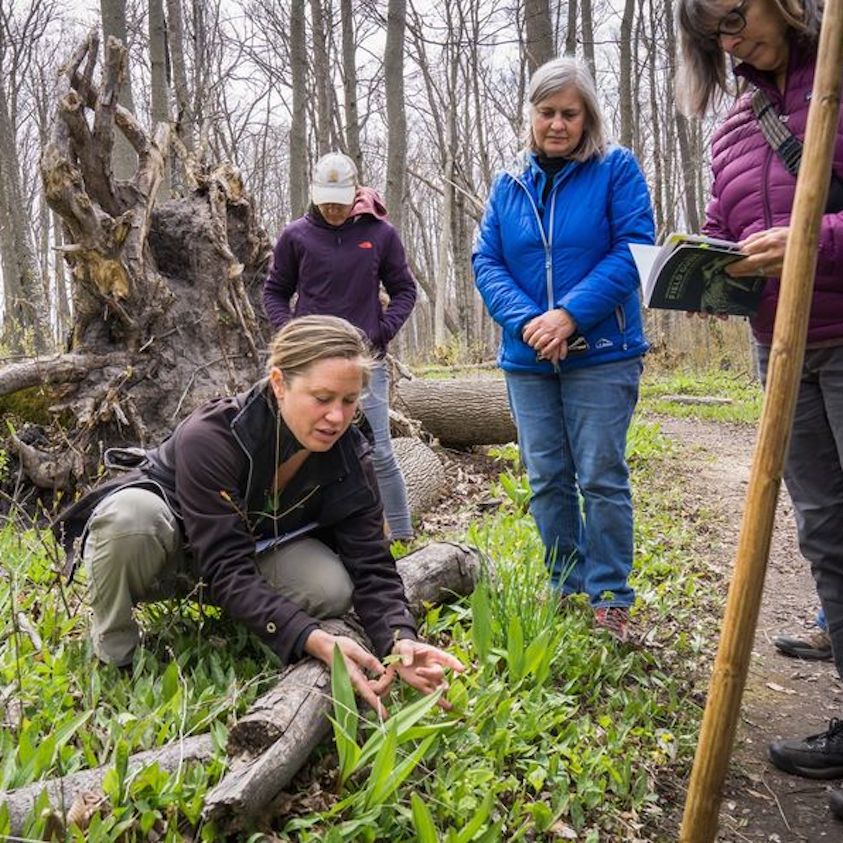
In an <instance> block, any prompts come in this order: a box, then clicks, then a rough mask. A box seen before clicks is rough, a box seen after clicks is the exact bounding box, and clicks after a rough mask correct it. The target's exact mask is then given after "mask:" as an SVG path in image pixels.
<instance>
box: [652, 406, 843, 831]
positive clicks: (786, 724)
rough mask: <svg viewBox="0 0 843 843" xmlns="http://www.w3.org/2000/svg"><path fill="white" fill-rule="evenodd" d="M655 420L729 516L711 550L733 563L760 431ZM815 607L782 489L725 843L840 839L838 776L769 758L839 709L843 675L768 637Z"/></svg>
mask: <svg viewBox="0 0 843 843" xmlns="http://www.w3.org/2000/svg"><path fill="white" fill-rule="evenodd" d="M659 423H660V425H661V427H662V431H663V433H664V434H665V435H666V436H668V437H669V438H671V439H673V440H674V441H676V443H677V444H678V445H680V446H681V448H682V453H683V455H684V458H685V459H686V460H687V464H686V465H685V471H683V474H685V473H686V472H687V473H688V475H689V476H690V477H691V478H692V481H691V482H692V487H693V488H692V489H691V490H690V491H691V492H692V494H694V495H695V496H696V497H697V498H700V499H702V500H704V501H705V502H706V503H707V505H708V506H709V507H711V508H712V509H714V510H715V511H717V512H720V513H721V514H722V516H723V524H722V529H721V530H720V532H719V535H718V536H717V537H716V539H715V540H713V541H712V545H711V549H710V552H711V560H712V564H713V565H714V566H715V567H717V568H720V569H722V570H724V571H728V570H729V569H730V568H731V565H732V563H733V561H734V555H735V547H736V544H737V537H738V531H739V528H740V519H741V513H742V510H743V505H744V496H745V493H746V486H747V482H748V479H749V469H750V462H751V458H752V448H753V445H754V441H755V430H754V428H752V427H747V426H739V425H724V424H717V423H710V422H702V421H697V420H692V419H673V418H660V419H659ZM688 469H690V471H689V470H688ZM816 606H817V598H816V592H815V590H814V584H813V580H812V578H811V575H810V571H809V569H808V563H807V562H805V561H804V559H803V558H802V556H801V555H800V554H799V549H798V546H797V541H796V530H795V525H794V522H793V513H792V511H791V504H790V500H789V499H788V497H787V493H786V492H785V491H784V488H783V489H782V494H781V495H780V500H779V506H778V510H777V513H776V526H775V531H774V534H773V540H772V546H771V551H770V562H769V566H768V570H767V580H766V583H765V588H764V598H763V601H762V606H761V615H760V618H759V622H758V630H757V633H756V637H755V646H754V648H753V657H752V662H751V666H750V674H749V677H748V681H747V687H746V692H745V694H744V705H743V711H742V717H741V724H740V728H739V732H738V742H737V744H736V746H735V752H734V755H733V763H732V773H731V775H730V778H729V780H728V782H727V785H726V790H725V794H724V800H723V808H722V811H721V823H720V827H721V834H720V836H719V837H718V840H719V841H722V843H726V841H728V842H729V843H745V841H753V843H755V841H768V842H769V841H773V843H776V841H778V843H789V841H811V842H812V843H813V841H843V822H839V821H837V820H835V819H834V818H833V817H832V816H831V814H830V813H829V811H828V808H827V804H826V803H827V793H828V790H829V789H830V787H833V786H840V784H841V783H840V782H836V783H835V782H832V783H828V782H815V781H810V780H807V779H799V778H795V777H793V776H787V775H784V774H782V773H779V772H778V771H777V770H776V769H775V768H774V767H773V766H772V765H771V764H770V763H769V762H768V761H767V745H768V743H769V742H770V741H771V740H775V739H776V738H779V737H797V736H804V735H807V734H812V733H815V732H819V731H822V730H823V729H824V728H825V723H826V722H827V721H828V719H829V718H831V717H836V716H843V684H841V682H840V680H839V678H838V677H837V674H836V671H835V670H834V669H833V667H832V665H831V664H830V663H828V662H824V663H816V662H802V661H797V660H793V659H788V658H786V657H784V656H781V655H778V654H777V651H776V650H775V648H774V647H773V644H772V641H773V638H775V636H776V635H779V634H782V633H791V634H792V633H799V632H800V631H806V630H807V627H808V625H809V623H810V621H811V620H812V618H813V616H814V612H815V610H816ZM711 635H712V637H714V631H712V632H711Z"/></svg>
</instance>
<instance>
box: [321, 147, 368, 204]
mask: <svg viewBox="0 0 843 843" xmlns="http://www.w3.org/2000/svg"><path fill="white" fill-rule="evenodd" d="M356 192H357V167H356V166H355V164H354V162H353V161H352V160H351V159H350V158H349V157H348V156H347V155H343V154H342V153H341V152H329V153H328V154H327V155H323V156H322V157H321V158H320V159H319V160H318V161H317V162H316V166H315V167H314V168H313V180H312V181H311V183H310V198H311V199H312V200H313V204H314V205H351V204H352V203H353V202H354V194H355V193H356Z"/></svg>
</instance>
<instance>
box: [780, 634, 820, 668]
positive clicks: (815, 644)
mask: <svg viewBox="0 0 843 843" xmlns="http://www.w3.org/2000/svg"><path fill="white" fill-rule="evenodd" d="M773 644H774V646H775V648H776V649H777V650H778V651H779V652H780V653H783V654H784V655H786V656H792V657H793V658H796V659H807V660H809V661H831V638H830V637H829V634H828V633H827V632H826V631H825V630H824V629H816V630H814V631H813V632H812V633H810V635H806V636H805V637H804V638H789V637H787V636H784V635H783V636H780V637H779V638H776V639H774V640H773Z"/></svg>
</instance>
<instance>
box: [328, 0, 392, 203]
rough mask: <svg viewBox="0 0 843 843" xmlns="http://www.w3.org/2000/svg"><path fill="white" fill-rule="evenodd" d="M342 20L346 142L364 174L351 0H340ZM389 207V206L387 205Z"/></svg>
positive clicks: (352, 157) (362, 180) (361, 176)
mask: <svg viewBox="0 0 843 843" xmlns="http://www.w3.org/2000/svg"><path fill="white" fill-rule="evenodd" d="M340 17H341V20H342V67H343V92H344V94H345V97H344V99H345V142H346V148H347V150H348V155H349V157H350V158H351V159H352V161H354V163H355V164H356V165H357V172H358V173H359V175H360V181H361V182H363V183H365V177H364V175H363V151H362V150H361V149H360V115H359V113H358V110H357V44H356V43H355V41H354V14H353V11H352V7H351V0H340ZM387 207H388V206H387Z"/></svg>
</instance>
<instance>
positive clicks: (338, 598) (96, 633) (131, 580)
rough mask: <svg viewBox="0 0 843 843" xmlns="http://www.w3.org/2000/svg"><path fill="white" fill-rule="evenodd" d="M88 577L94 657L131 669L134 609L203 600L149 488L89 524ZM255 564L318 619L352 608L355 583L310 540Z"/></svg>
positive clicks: (175, 532)
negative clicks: (168, 601) (181, 600)
mask: <svg viewBox="0 0 843 843" xmlns="http://www.w3.org/2000/svg"><path fill="white" fill-rule="evenodd" d="M82 559H83V562H84V565H85V570H86V572H87V575H88V589H89V594H90V601H91V608H92V610H93V619H92V622H91V639H92V643H93V648H94V652H95V653H96V655H97V656H98V657H99V658H100V659H101V660H102V661H104V662H109V663H113V664H117V665H124V664H129V663H130V662H131V661H132V653H133V652H134V650H135V647H136V646H137V645H138V642H139V641H140V630H139V628H138V624H137V621H136V620H135V618H134V614H133V607H134V606H135V605H137V604H138V603H149V602H153V601H156V600H164V599H167V598H171V597H191V596H194V595H195V597H196V599H197V600H198V599H199V598H200V594H199V592H200V588H201V586H200V584H199V583H197V581H196V578H195V576H194V575H193V573H192V567H193V566H192V564H191V559H190V557H189V555H188V554H186V553H185V552H184V549H183V545H182V538H181V531H180V528H179V525H178V522H177V520H176V517H175V516H174V515H173V513H172V511H171V510H170V508H169V506H167V504H166V502H165V501H164V500H162V499H161V498H160V497H159V496H158V495H156V494H155V493H154V492H150V491H148V490H146V489H138V488H127V489H121V490H119V491H117V492H115V493H114V494H112V495H110V496H109V497H107V498H106V499H105V500H104V501H102V502H101V503H100V504H99V506H97V508H96V509H95V510H94V512H93V513H92V515H91V519H90V521H89V523H88V537H87V540H86V541H85V547H84V550H83V552H82ZM257 567H258V570H259V571H260V573H261V574H262V575H263V576H264V578H265V579H266V580H267V581H269V582H270V583H271V584H272V585H273V586H274V587H275V588H276V589H277V590H278V591H279V593H281V594H283V595H284V596H285V597H288V598H289V599H290V600H292V601H293V602H294V603H296V604H297V605H298V606H300V607H301V608H302V609H304V610H305V611H306V612H307V613H308V614H310V615H313V616H314V617H318V618H326V617H337V616H339V615H343V614H345V613H346V612H347V611H349V609H350V608H351V592H352V584H351V579H350V577H349V576H348V572H347V571H346V569H345V566H344V565H343V564H342V562H341V561H340V559H339V557H338V556H337V555H336V554H335V553H334V552H333V551H332V550H330V548H328V547H326V546H325V545H324V544H322V542H319V541H317V540H316V539H311V538H305V539H299V540H298V541H295V542H292V543H291V544H289V545H285V546H284V547H282V548H280V549H278V550H275V551H270V552H268V553H266V554H263V555H262V556H260V557H259V558H258V560H257Z"/></svg>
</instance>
